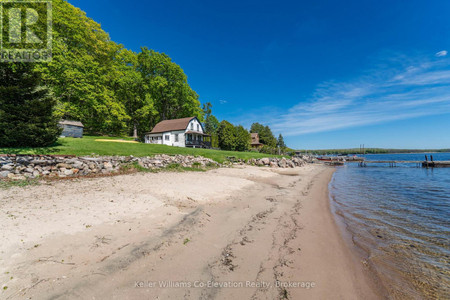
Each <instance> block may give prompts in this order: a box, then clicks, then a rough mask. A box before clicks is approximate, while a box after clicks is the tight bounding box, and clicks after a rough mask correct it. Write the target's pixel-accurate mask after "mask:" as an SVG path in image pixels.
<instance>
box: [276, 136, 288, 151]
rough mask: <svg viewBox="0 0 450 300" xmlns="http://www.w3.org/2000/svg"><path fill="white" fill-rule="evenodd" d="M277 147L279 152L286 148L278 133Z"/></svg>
mask: <svg viewBox="0 0 450 300" xmlns="http://www.w3.org/2000/svg"><path fill="white" fill-rule="evenodd" d="M277 146H278V147H280V148H281V150H283V149H285V148H286V144H285V143H284V139H283V136H282V135H281V133H280V135H279V136H278V140H277Z"/></svg>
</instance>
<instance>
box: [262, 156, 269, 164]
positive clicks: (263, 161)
mask: <svg viewBox="0 0 450 300" xmlns="http://www.w3.org/2000/svg"><path fill="white" fill-rule="evenodd" d="M261 162H262V164H263V165H265V166H268V165H269V164H270V159H268V158H267V157H265V158H261Z"/></svg>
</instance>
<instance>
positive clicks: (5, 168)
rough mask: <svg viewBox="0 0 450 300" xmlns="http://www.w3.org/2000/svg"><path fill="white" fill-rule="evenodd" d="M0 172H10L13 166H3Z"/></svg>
mask: <svg viewBox="0 0 450 300" xmlns="http://www.w3.org/2000/svg"><path fill="white" fill-rule="evenodd" d="M1 169H2V170H6V171H11V170H12V169H14V166H13V164H7V165H3V166H2V168H1Z"/></svg>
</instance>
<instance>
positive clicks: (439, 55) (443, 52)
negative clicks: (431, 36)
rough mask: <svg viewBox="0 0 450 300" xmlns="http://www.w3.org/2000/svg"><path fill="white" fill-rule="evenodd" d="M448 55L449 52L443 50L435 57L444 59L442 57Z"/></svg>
mask: <svg viewBox="0 0 450 300" xmlns="http://www.w3.org/2000/svg"><path fill="white" fill-rule="evenodd" d="M447 53H448V52H447V50H442V51H439V52H438V53H436V54H435V55H436V56H437V57H442V56H446V55H447Z"/></svg>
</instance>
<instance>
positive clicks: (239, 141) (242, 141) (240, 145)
mask: <svg viewBox="0 0 450 300" xmlns="http://www.w3.org/2000/svg"><path fill="white" fill-rule="evenodd" d="M250 139H251V138H250V133H249V132H248V131H247V129H245V128H244V127H242V126H241V125H239V126H236V127H235V147H234V150H236V151H247V150H248V149H250Z"/></svg>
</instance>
